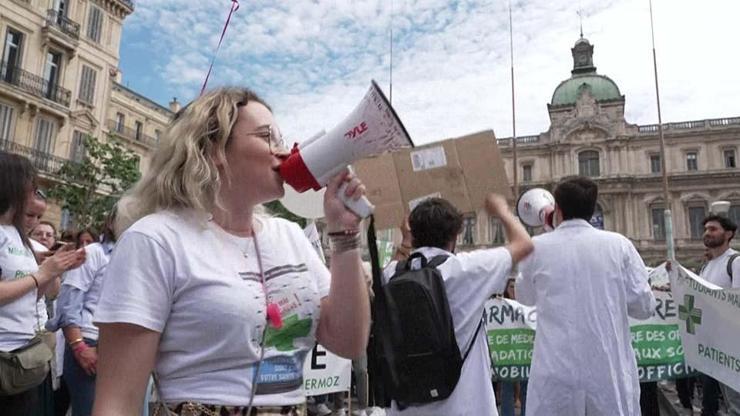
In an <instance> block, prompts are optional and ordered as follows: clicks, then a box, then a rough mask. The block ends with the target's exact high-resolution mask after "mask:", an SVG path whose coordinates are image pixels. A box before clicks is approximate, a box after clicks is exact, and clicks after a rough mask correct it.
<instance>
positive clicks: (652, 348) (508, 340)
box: [484, 266, 690, 382]
mask: <svg viewBox="0 0 740 416" xmlns="http://www.w3.org/2000/svg"><path fill="white" fill-rule="evenodd" d="M650 278H651V282H652V283H653V285H654V286H661V285H662V284H664V283H667V282H668V277H667V275H666V272H665V268H664V267H663V266H661V267H659V268H657V269H655V270H653V271H651V273H650ZM653 293H654V295H655V298H656V301H657V306H656V310H655V315H654V316H653V317H652V318H649V319H647V320H644V321H638V320H632V319H631V320H630V329H631V332H632V347H633V348H634V350H635V355H636V357H637V364H638V375H639V377H640V381H642V382H645V381H657V380H666V379H673V378H680V377H684V376H686V375H687V372H688V371H690V369H689V368H688V367H687V366H686V364H685V363H684V356H683V347H682V345H681V337H680V334H679V328H678V323H679V321H678V313H679V312H678V306H677V305H676V302H675V301H674V300H673V297H672V295H671V293H670V292H665V291H657V290H655V291H654V292H653ZM484 318H485V319H486V332H487V334H488V345H489V347H490V351H491V360H492V363H493V368H494V372H495V375H496V377H497V378H498V379H499V380H522V379H527V378H528V377H529V365H530V363H531V361H532V352H533V349H534V336H535V330H536V326H537V312H536V309H535V308H530V307H527V306H524V305H522V304H520V303H518V302H516V301H514V300H511V299H502V298H496V299H491V300H489V301H488V302H487V304H486V309H485V314H484Z"/></svg>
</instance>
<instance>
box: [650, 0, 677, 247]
mask: <svg viewBox="0 0 740 416" xmlns="http://www.w3.org/2000/svg"><path fill="white" fill-rule="evenodd" d="M648 1H649V3H650V35H651V37H652V43H653V75H654V76H655V103H656V104H657V107H658V138H659V140H660V169H661V171H662V172H663V201H664V203H665V210H664V211H663V217H664V221H665V241H666V251H667V253H666V254H667V256H668V259H669V260H675V259H676V250H675V247H674V245H673V215H672V214H671V196H670V193H669V192H668V172H667V170H666V153H665V138H664V137H663V119H662V117H661V114H660V91H659V89H658V60H657V58H656V57H655V56H656V55H655V29H654V27H653V0H648Z"/></svg>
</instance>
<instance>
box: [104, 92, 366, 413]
mask: <svg viewBox="0 0 740 416" xmlns="http://www.w3.org/2000/svg"><path fill="white" fill-rule="evenodd" d="M286 155H287V152H286V149H285V148H284V143H283V141H282V137H281V135H280V131H279V129H278V127H277V125H276V123H275V120H274V119H273V115H272V112H271V110H270V108H269V107H268V106H267V105H266V104H265V103H264V101H262V100H261V99H260V98H259V97H257V96H256V95H255V94H254V93H253V92H251V91H249V90H247V89H242V88H222V89H218V90H215V91H212V92H209V93H207V94H204V95H202V96H200V97H199V98H197V99H196V100H195V101H193V102H192V103H191V104H190V105H188V106H187V107H185V108H184V109H183V110H181V111H180V112H178V114H177V115H176V116H175V119H174V121H173V122H172V124H171V125H170V127H169V129H168V130H167V132H166V133H165V134H164V135H163V137H162V140H161V142H160V144H159V148H158V149H157V151H156V153H155V154H154V156H153V160H152V163H151V165H150V167H149V170H148V173H147V174H146V175H145V176H144V177H143V178H142V179H141V180H140V181H139V183H138V184H137V185H136V187H135V188H134V189H133V190H132V191H131V192H130V193H129V194H128V195H127V196H125V197H124V198H123V199H122V200H121V201H120V202H119V205H118V206H119V211H118V225H119V227H118V230H117V231H118V233H117V234H119V235H121V237H120V239H119V241H118V244H117V245H116V249H115V250H114V252H113V255H112V257H111V261H110V263H109V265H108V269H107V271H106V278H105V284H104V286H103V290H102V294H101V298H100V302H99V303H98V308H97V311H96V314H95V321H96V323H97V324H98V326H99V327H100V337H99V344H98V347H99V361H98V366H97V371H98V376H97V386H96V400H95V406H94V410H93V414H95V415H106V416H109V415H114V416H115V415H131V414H135V413H137V412H138V408H139V404H140V403H141V400H142V398H143V397H144V391H145V387H146V384H147V378H148V377H149V374H150V372H152V371H154V372H155V375H156V376H157V378H158V379H159V393H160V397H161V398H162V400H163V401H164V402H165V403H166V404H167V407H168V409H169V410H168V411H169V413H170V414H177V415H196V414H197V415H200V414H248V413H249V414H252V415H255V414H256V415H272V414H293V415H303V414H305V396H304V392H303V383H302V373H303V369H302V364H303V360H304V358H305V355H306V353H307V352H308V351H310V349H311V348H312V347H313V345H314V343H315V342H316V341H318V342H320V343H321V344H322V345H324V346H325V347H326V348H328V349H329V350H331V351H333V352H334V353H336V354H338V355H341V356H344V357H349V358H354V357H357V356H359V355H361V354H362V353H363V352H364V350H365V345H366V342H367V336H368V329H369V319H370V317H369V302H368V296H367V289H366V286H365V283H364V279H363V273H362V267H361V261H360V253H359V218H358V217H357V216H355V215H354V214H353V213H351V212H350V211H348V210H347V209H346V208H345V206H344V204H343V203H342V202H341V200H340V199H339V197H338V195H337V193H338V188H339V186H340V185H341V184H342V183H345V182H346V183H348V187H347V191H346V195H347V196H352V197H354V198H359V197H360V196H362V194H363V193H364V187H363V186H362V185H361V183H360V182H359V180H358V179H356V178H353V177H352V176H351V175H350V174H349V173H348V172H343V173H341V174H339V175H337V176H336V177H335V178H334V179H333V180H332V181H331V182H330V184H329V185H328V187H327V191H326V196H325V199H324V210H325V214H326V221H327V227H328V231H329V232H330V236H331V238H332V245H333V253H332V256H331V267H330V268H331V271H329V270H327V269H326V267H325V266H324V265H323V263H322V262H321V260H320V259H319V257H318V255H317V253H316V252H315V251H314V250H313V248H312V246H311V243H310V242H309V241H308V240H307V239H306V237H305V236H304V234H303V232H302V231H301V230H300V229H299V228H298V227H297V226H296V225H295V224H292V223H289V222H287V221H284V220H281V219H277V218H268V217H266V216H264V215H260V214H259V212H260V210H259V207H260V206H261V204H263V203H265V202H269V201H272V200H275V199H278V198H280V197H282V195H283V180H282V178H281V177H280V176H279V174H278V167H279V166H280V163H281V161H282V160H283V159H284V158H285V156H286ZM123 230H125V232H123V233H121V232H122V231H123ZM251 406H253V409H251V412H250V407H251Z"/></svg>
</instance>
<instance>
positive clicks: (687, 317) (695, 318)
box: [678, 295, 701, 335]
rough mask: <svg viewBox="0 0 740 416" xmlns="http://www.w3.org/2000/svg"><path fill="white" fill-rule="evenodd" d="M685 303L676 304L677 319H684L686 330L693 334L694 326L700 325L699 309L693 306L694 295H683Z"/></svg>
mask: <svg viewBox="0 0 740 416" xmlns="http://www.w3.org/2000/svg"><path fill="white" fill-rule="evenodd" d="M683 301H684V304H685V305H678V319H680V320H682V321H686V332H688V333H689V334H692V335H693V334H694V326H695V325H701V309H699V308H694V297H693V296H692V295H684V296H683Z"/></svg>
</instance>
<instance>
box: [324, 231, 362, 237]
mask: <svg viewBox="0 0 740 416" xmlns="http://www.w3.org/2000/svg"><path fill="white" fill-rule="evenodd" d="M359 233H360V230H357V229H354V230H353V229H350V230H340V231H332V232H329V233H326V235H328V236H329V237H343V236H353V235H355V234H359Z"/></svg>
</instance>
